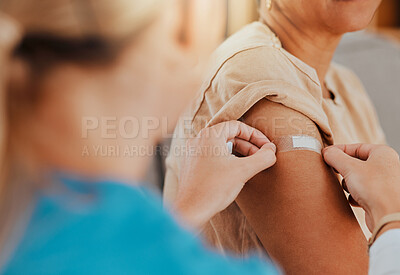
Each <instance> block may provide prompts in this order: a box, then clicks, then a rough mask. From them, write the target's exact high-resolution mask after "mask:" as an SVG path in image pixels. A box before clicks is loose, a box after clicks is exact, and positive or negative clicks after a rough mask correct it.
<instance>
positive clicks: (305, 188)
mask: <svg viewBox="0 0 400 275" xmlns="http://www.w3.org/2000/svg"><path fill="white" fill-rule="evenodd" d="M244 121H245V122H246V123H247V124H249V125H251V126H253V127H255V128H258V129H259V130H261V131H262V132H264V133H265V134H266V135H267V136H268V137H269V138H270V139H271V140H273V139H274V138H276V137H279V136H285V135H299V134H302V135H310V136H314V137H316V138H318V139H319V140H320V141H321V136H320V134H319V132H318V128H317V127H316V126H315V124H313V123H312V121H311V120H309V119H308V118H307V117H305V116H303V115H302V114H300V113H298V112H296V111H294V110H291V109H289V108H286V107H284V106H283V105H280V104H277V103H273V102H270V101H267V100H262V101H261V102H259V103H258V104H256V105H255V106H254V107H253V108H252V109H251V110H250V111H249V112H248V113H247V114H246V115H245V117H244ZM278 151H279V148H278ZM237 203H238V205H239V207H240V208H241V210H242V211H243V213H244V215H245V216H246V218H247V219H248V222H249V223H250V224H251V226H252V227H253V229H254V230H255V232H256V233H257V236H258V237H259V239H260V240H261V242H262V244H263V246H264V247H265V249H266V250H267V251H268V253H269V254H270V256H271V257H272V258H273V259H274V260H276V261H277V262H278V263H279V264H280V265H281V267H282V268H283V269H284V271H285V272H286V273H287V274H341V275H342V274H367V270H368V254H367V245H366V240H365V237H364V235H363V233H362V231H361V229H360V227H359V225H358V223H357V221H356V218H355V217H354V214H353V212H352V210H351V208H350V206H349V205H348V203H347V200H346V198H345V195H344V193H343V192H342V189H341V187H340V185H339V182H338V179H337V178H336V176H335V174H334V172H333V171H332V170H331V169H329V168H328V167H327V166H326V165H325V163H324V162H323V160H322V156H321V155H319V154H317V153H315V152H311V151H291V152H284V153H278V154H277V163H276V165H275V166H274V167H273V168H270V169H269V170H267V171H264V172H262V173H260V174H258V175H257V176H256V177H254V178H253V179H252V180H251V181H250V182H248V183H247V184H246V186H245V188H244V189H243V191H242V192H241V194H240V195H239V197H238V198H237Z"/></svg>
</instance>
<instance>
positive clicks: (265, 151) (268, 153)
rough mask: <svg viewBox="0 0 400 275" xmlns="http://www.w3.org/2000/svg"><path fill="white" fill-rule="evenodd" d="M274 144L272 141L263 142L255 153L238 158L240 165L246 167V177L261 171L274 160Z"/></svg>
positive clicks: (268, 166) (271, 164)
mask: <svg viewBox="0 0 400 275" xmlns="http://www.w3.org/2000/svg"><path fill="white" fill-rule="evenodd" d="M275 154H276V146H275V144H273V143H272V142H269V143H266V144H264V145H263V146H262V147H261V148H260V149H259V150H258V151H257V152H256V153H254V154H253V155H251V156H249V157H245V158H240V159H239V161H241V162H242V163H241V165H242V166H243V167H244V168H245V169H246V173H247V174H248V175H246V176H247V179H251V178H252V177H254V176H255V175H257V174H258V173H260V172H261V171H263V170H265V169H268V168H270V167H271V166H273V165H274V164H275V162H276V155H275Z"/></svg>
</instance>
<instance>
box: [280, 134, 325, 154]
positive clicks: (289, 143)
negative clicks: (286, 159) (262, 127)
mask: <svg viewBox="0 0 400 275" xmlns="http://www.w3.org/2000/svg"><path fill="white" fill-rule="evenodd" d="M273 143H274V144H275V145H276V148H277V153H283V152H290V151H304V150H305V151H312V152H316V153H318V154H322V144H321V142H319V140H318V139H316V138H314V137H311V136H282V137H278V138H275V139H274V140H273Z"/></svg>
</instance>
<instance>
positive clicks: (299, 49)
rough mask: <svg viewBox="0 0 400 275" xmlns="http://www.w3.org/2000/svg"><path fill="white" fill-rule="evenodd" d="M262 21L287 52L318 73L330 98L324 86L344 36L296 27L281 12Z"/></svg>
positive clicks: (272, 14) (263, 18) (325, 91)
mask: <svg viewBox="0 0 400 275" xmlns="http://www.w3.org/2000/svg"><path fill="white" fill-rule="evenodd" d="M261 20H262V21H263V23H265V24H267V25H268V26H269V27H270V28H271V29H272V31H274V33H275V34H276V35H277V36H278V37H279V39H280V40H281V43H282V46H283V48H284V49H285V50H287V51H288V52H289V53H291V54H293V55H294V56H296V57H298V58H299V59H300V60H302V61H303V62H305V63H306V64H308V65H309V66H311V67H313V68H314V69H315V70H316V71H317V74H318V78H319V81H320V83H321V87H323V92H324V96H326V97H328V96H329V92H328V91H327V90H326V89H325V86H324V82H325V76H326V74H327V72H328V69H329V66H330V63H331V61H332V58H333V55H334V53H335V50H336V48H337V46H338V45H339V42H340V40H341V38H342V35H337V34H332V33H329V32H328V31H324V30H323V29H321V28H317V27H315V28H306V27H303V26H296V25H295V24H294V23H293V22H292V21H291V20H290V19H289V18H287V17H286V16H284V15H283V14H281V13H279V12H276V13H269V14H268V15H267V16H263V17H262V19H261Z"/></svg>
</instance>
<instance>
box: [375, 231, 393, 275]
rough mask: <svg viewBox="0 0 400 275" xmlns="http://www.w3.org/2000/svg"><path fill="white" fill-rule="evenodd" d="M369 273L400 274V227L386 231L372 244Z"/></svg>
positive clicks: (376, 274)
mask: <svg viewBox="0 0 400 275" xmlns="http://www.w3.org/2000/svg"><path fill="white" fill-rule="evenodd" d="M369 275H400V229H393V230H389V231H387V232H385V233H384V234H382V236H380V237H379V238H378V239H377V240H376V241H375V243H374V244H373V245H372V247H371V250H370V264H369Z"/></svg>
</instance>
